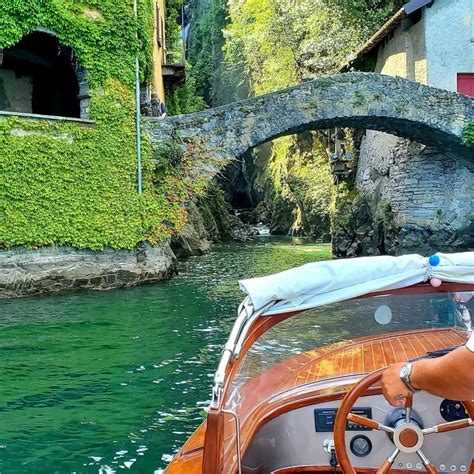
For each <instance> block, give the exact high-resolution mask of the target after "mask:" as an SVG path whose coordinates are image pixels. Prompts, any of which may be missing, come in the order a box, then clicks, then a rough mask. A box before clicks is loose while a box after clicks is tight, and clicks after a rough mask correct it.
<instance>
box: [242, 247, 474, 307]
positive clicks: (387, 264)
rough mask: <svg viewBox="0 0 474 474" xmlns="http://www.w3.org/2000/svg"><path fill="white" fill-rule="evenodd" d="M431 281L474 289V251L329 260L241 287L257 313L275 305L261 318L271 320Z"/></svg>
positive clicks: (245, 283)
mask: <svg viewBox="0 0 474 474" xmlns="http://www.w3.org/2000/svg"><path fill="white" fill-rule="evenodd" d="M431 278H438V279H439V280H441V281H443V282H453V283H467V284H474V252H465V253H452V254H443V253H437V254H436V256H432V257H429V258H428V257H422V256H421V255H416V254H414V255H404V256H401V257H388V256H380V257H361V258H354V259H345V260H329V261H324V262H316V263H309V264H306V265H303V266H301V267H297V268H293V269H291V270H287V271H285V272H281V273H277V274H275V275H270V276H266V277H261V278H252V279H248V280H241V281H240V282H239V283H240V287H241V289H242V291H243V292H244V293H245V294H247V295H248V296H249V297H250V299H251V301H252V304H253V307H254V309H255V310H256V311H258V310H259V309H261V308H263V307H264V306H265V305H267V304H269V303H270V302H272V301H273V302H275V304H273V305H272V306H271V307H270V308H269V309H268V310H266V311H264V312H263V313H262V314H263V315H265V316H268V315H271V314H281V313H286V312H290V311H302V310H306V309H311V308H316V307H317V306H323V305H326V304H331V303H337V302H338V301H344V300H348V299H351V298H355V297H358V296H362V295H365V294H368V293H372V292H375V291H384V290H393V289H397V288H405V287H407V286H411V285H415V284H417V283H421V282H424V281H428V280H430V279H431Z"/></svg>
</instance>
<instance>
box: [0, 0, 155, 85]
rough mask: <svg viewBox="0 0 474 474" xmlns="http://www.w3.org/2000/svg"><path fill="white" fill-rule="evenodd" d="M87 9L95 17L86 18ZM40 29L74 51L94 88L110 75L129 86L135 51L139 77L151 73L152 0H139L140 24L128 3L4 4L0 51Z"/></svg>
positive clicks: (49, 0) (61, 0) (48, 0)
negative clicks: (139, 71)
mask: <svg viewBox="0 0 474 474" xmlns="http://www.w3.org/2000/svg"><path fill="white" fill-rule="evenodd" d="M87 10H97V12H98V15H97V17H94V18H91V17H90V16H88V15H87ZM38 28H44V29H47V30H50V31H52V32H54V34H55V35H57V36H58V38H59V40H60V42H61V43H62V44H64V45H65V46H69V47H71V48H72V49H73V51H74V53H75V54H76V56H77V58H79V61H80V63H81V65H82V66H83V67H84V68H86V69H87V71H88V73H89V76H88V78H89V81H90V83H91V84H92V85H102V84H103V83H104V81H105V80H106V79H108V78H109V77H114V78H116V79H118V80H120V81H121V82H123V83H124V84H128V85H130V86H131V85H133V81H134V78H135V57H136V55H137V53H138V54H139V57H140V63H141V64H142V66H143V67H142V79H149V77H150V75H151V71H152V49H151V41H152V35H151V33H150V32H151V29H152V28H153V8H152V0H140V1H139V23H138V24H137V21H136V20H135V14H134V12H133V2H132V1H130V0H87V1H76V0H42V1H38V0H2V8H1V11H0V49H4V48H8V47H9V46H12V45H14V44H16V43H17V42H18V41H20V40H21V38H22V37H24V36H25V35H27V34H28V33H31V32H33V31H34V30H36V29H38ZM137 31H138V32H139V34H138V39H137Z"/></svg>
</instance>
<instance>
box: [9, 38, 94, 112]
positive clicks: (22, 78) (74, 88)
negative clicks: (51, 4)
mask: <svg viewBox="0 0 474 474" xmlns="http://www.w3.org/2000/svg"><path fill="white" fill-rule="evenodd" d="M79 69H80V68H78V67H77V66H75V59H74V55H73V52H72V50H71V48H69V47H66V46H63V45H61V44H60V42H59V40H58V38H56V37H55V36H54V35H52V34H49V33H45V32H40V31H36V32H33V33H31V34H29V35H27V36H25V37H24V38H23V39H22V40H21V41H20V42H19V43H17V44H16V45H14V46H12V47H11V48H8V49H5V50H3V52H2V51H1V50H0V110H2V111H9V112H22V113H31V114H42V115H56V116H61V117H77V118H79V117H81V104H80V95H79V92H80V91H79V81H78V72H79ZM83 118H86V117H83Z"/></svg>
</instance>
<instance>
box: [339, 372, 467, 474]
mask: <svg viewBox="0 0 474 474" xmlns="http://www.w3.org/2000/svg"><path fill="white" fill-rule="evenodd" d="M385 370H386V368H383V369H379V370H376V371H375V372H372V373H371V374H369V375H367V376H366V377H364V378H363V379H361V380H359V382H357V383H356V384H355V385H354V386H353V387H352V388H351V389H350V390H349V391H348V392H347V393H346V396H345V397H344V399H343V400H342V403H341V406H340V407H339V409H338V410H337V416H336V420H335V423H334V445H335V448H336V455H337V460H338V462H339V465H340V467H341V469H342V472H344V474H357V471H356V470H355V469H354V467H353V466H352V464H351V461H350V460H349V456H348V454H347V447H346V441H345V435H346V422H347V417H348V415H349V413H350V411H351V410H352V408H353V406H354V405H355V403H356V402H357V400H358V399H359V398H360V397H361V396H362V395H363V394H364V392H365V391H366V390H367V389H368V388H370V387H371V386H372V385H374V384H375V383H377V382H378V381H380V379H381V378H382V375H383V373H384V372H385ZM462 403H463V405H464V407H465V408H466V411H467V413H468V414H469V417H470V418H471V419H472V420H474V401H466V402H462Z"/></svg>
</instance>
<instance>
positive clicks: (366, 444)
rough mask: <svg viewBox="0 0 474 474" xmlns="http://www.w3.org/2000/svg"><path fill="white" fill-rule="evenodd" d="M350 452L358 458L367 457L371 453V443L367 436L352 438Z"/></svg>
mask: <svg viewBox="0 0 474 474" xmlns="http://www.w3.org/2000/svg"><path fill="white" fill-rule="evenodd" d="M351 451H352V453H353V454H355V455H356V456H357V457H359V458H363V457H365V456H368V455H369V454H370V453H371V451H372V442H371V441H370V439H369V438H367V436H362V435H358V436H354V437H353V438H352V440H351Z"/></svg>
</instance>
